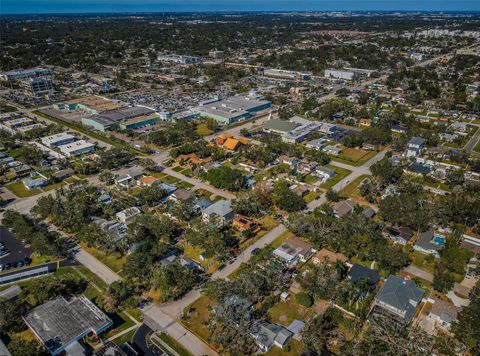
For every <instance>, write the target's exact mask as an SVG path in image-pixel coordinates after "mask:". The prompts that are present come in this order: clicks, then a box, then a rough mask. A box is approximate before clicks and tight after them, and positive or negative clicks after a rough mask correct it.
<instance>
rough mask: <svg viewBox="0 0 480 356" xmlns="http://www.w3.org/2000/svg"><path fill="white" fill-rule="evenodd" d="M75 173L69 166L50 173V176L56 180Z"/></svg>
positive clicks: (61, 179)
mask: <svg viewBox="0 0 480 356" xmlns="http://www.w3.org/2000/svg"><path fill="white" fill-rule="evenodd" d="M74 174H75V171H74V170H73V169H71V168H67V169H62V170H60V171H57V172H55V173H53V174H52V178H54V179H56V180H57V181H63V180H64V179H67V178H69V177H71V176H73V175H74Z"/></svg>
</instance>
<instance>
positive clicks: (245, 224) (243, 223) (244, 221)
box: [232, 215, 258, 233]
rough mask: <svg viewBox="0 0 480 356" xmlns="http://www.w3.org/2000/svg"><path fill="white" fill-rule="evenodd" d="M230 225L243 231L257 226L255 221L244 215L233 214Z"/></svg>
mask: <svg viewBox="0 0 480 356" xmlns="http://www.w3.org/2000/svg"><path fill="white" fill-rule="evenodd" d="M232 225H233V226H234V227H236V228H237V229H239V230H240V231H242V232H244V233H248V232H253V231H254V230H255V229H257V227H258V224H257V222H256V221H254V220H252V219H249V218H248V217H246V216H245V215H237V216H235V217H234V218H233V222H232Z"/></svg>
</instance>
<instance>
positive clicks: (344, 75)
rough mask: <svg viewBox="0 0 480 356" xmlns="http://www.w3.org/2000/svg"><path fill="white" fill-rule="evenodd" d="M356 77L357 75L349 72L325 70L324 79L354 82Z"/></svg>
mask: <svg viewBox="0 0 480 356" xmlns="http://www.w3.org/2000/svg"><path fill="white" fill-rule="evenodd" d="M357 76H358V75H357V73H356V72H354V71H351V70H339V69H325V78H330V79H344V80H354V79H356V78H357Z"/></svg>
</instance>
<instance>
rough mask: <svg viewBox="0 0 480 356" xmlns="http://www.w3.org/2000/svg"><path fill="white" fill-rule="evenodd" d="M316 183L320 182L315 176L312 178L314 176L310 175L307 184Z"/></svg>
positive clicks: (307, 177)
mask: <svg viewBox="0 0 480 356" xmlns="http://www.w3.org/2000/svg"><path fill="white" fill-rule="evenodd" d="M315 182H318V177H314V176H312V175H310V174H309V175H308V176H306V177H305V183H307V184H313V183H315Z"/></svg>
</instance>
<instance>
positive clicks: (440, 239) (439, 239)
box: [433, 235, 445, 246]
mask: <svg viewBox="0 0 480 356" xmlns="http://www.w3.org/2000/svg"><path fill="white" fill-rule="evenodd" d="M433 242H434V243H435V244H437V245H439V246H443V245H445V236H440V235H437V236H434V237H433Z"/></svg>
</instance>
